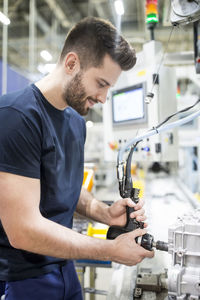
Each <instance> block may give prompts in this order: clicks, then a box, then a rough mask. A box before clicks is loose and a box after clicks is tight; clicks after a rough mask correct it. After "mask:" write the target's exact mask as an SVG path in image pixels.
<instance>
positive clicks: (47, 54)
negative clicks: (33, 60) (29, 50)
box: [40, 50, 52, 61]
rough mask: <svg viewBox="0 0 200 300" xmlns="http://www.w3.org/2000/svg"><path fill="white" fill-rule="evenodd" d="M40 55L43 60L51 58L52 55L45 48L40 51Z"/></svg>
mask: <svg viewBox="0 0 200 300" xmlns="http://www.w3.org/2000/svg"><path fill="white" fill-rule="evenodd" d="M40 55H41V57H42V58H44V60H46V61H50V60H52V55H51V54H50V53H49V52H48V51H47V50H42V51H41V52H40Z"/></svg>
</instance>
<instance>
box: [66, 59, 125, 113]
mask: <svg viewBox="0 0 200 300" xmlns="http://www.w3.org/2000/svg"><path fill="white" fill-rule="evenodd" d="M120 74H121V68H120V66H119V65H118V64H117V63H115V62H114V61H113V60H112V59H111V58H110V57H109V56H108V55H106V56H105V57H104V60H103V64H102V66H100V67H98V68H94V67H91V68H89V69H87V70H86V71H81V70H80V71H79V72H78V73H77V74H76V75H75V76H74V77H73V78H72V79H71V81H70V82H69V83H68V84H67V85H66V86H65V87H64V92H63V99H64V100H65V101H66V103H67V104H68V105H69V106H71V107H72V108H74V109H75V110H76V111H77V112H78V113H79V114H81V115H86V114H87V113H88V111H89V109H90V108H91V107H93V106H94V105H95V104H96V103H98V102H101V103H105V101H106V97H107V93H108V89H109V88H110V87H111V86H113V85H114V84H115V83H116V81H117V79H118V77H119V75H120Z"/></svg>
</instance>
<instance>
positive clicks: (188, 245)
mask: <svg viewBox="0 0 200 300" xmlns="http://www.w3.org/2000/svg"><path fill="white" fill-rule="evenodd" d="M168 239H169V253H170V254H172V266H171V267H170V268H169V270H168V295H169V299H170V300H171V299H173V300H174V299H176V300H186V299H188V300H194V299H200V209H196V210H194V211H193V212H191V213H187V214H185V215H183V217H182V218H178V220H177V222H176V223H175V224H173V225H172V226H171V227H170V228H169V231H168Z"/></svg>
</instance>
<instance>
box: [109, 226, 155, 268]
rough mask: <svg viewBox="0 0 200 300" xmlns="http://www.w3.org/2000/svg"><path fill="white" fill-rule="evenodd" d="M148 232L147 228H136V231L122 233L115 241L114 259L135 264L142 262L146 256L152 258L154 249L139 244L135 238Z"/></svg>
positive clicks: (129, 264) (126, 263) (131, 264)
mask: <svg viewBox="0 0 200 300" xmlns="http://www.w3.org/2000/svg"><path fill="white" fill-rule="evenodd" d="M145 233H146V230H145V229H136V230H134V231H131V232H128V233H125V234H121V235H119V236H118V237H117V238H116V239H114V240H112V242H113V246H114V247H113V256H112V261H115V262H117V263H120V264H124V265H127V266H133V265H136V264H138V263H140V262H141V261H142V260H143V259H144V258H145V257H148V258H152V257H153V256H154V251H148V250H146V249H144V248H143V247H141V246H139V245H138V244H137V243H136V241H135V238H136V237H138V236H142V235H144V234H145Z"/></svg>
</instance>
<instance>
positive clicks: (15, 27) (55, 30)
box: [0, 0, 193, 75]
mask: <svg viewBox="0 0 200 300" xmlns="http://www.w3.org/2000/svg"><path fill="white" fill-rule="evenodd" d="M6 1H7V0H6ZM170 2H171V1H169V0H159V1H158V11H159V23H158V24H157V26H156V28H155V39H156V40H158V41H160V42H162V43H163V47H166V45H167V43H168V39H169V35H170V31H171V28H172V26H171V23H170V9H171V8H170ZM3 3H4V1H3V0H0V10H1V11H3ZM123 3H124V10H125V13H124V15H123V16H122V17H121V22H120V21H119V17H118V16H117V14H116V12H115V8H114V0H35V14H34V10H33V5H34V0H31V1H29V0H8V17H9V19H10V21H11V23H10V25H8V63H9V64H10V65H12V66H14V67H16V68H18V69H20V70H23V71H24V72H29V73H32V74H33V73H34V74H36V75H37V74H39V71H38V66H39V65H40V66H41V65H42V64H44V63H45V61H44V60H43V58H42V57H41V56H40V52H41V51H42V50H48V51H49V52H50V53H51V55H52V57H53V58H52V61H51V63H56V61H57V58H58V55H59V52H60V50H61V48H62V45H63V42H64V39H65V37H66V34H67V32H68V30H69V29H70V28H71V27H72V26H73V25H74V24H75V23H76V22H77V21H79V20H80V19H82V18H84V17H86V16H96V17H102V18H105V19H108V20H110V21H111V22H112V23H113V24H115V25H116V26H119V25H118V24H119V23H121V32H122V34H123V35H124V36H125V37H126V38H127V40H129V41H130V43H131V44H132V45H133V46H134V47H135V49H136V51H137V52H139V51H141V50H142V46H143V44H144V43H145V42H147V41H149V40H150V32H149V30H148V28H147V26H146V24H145V0H123ZM31 5H32V6H31ZM30 7H32V8H31V9H30ZM34 15H35V16H34ZM34 19H35V23H34V24H35V26H34V28H33V26H32V29H31V27H30V23H31V21H32V22H33V20H34ZM0 26H1V30H0V48H1V49H0V53H2V44H3V42H2V41H3V25H2V24H1V25H0ZM31 30H32V31H31ZM31 32H32V35H34V36H35V38H34V39H32V40H31V41H30V38H29V37H30V34H31ZM30 43H31V45H32V46H31V47H30ZM30 49H32V50H30ZM167 52H170V53H174V54H176V53H179V52H182V53H185V52H187V53H191V55H193V27H192V25H187V26H184V27H180V28H175V29H174V30H173V34H172V36H171V40H170V43H169V45H168V47H167ZM30 60H31V62H30Z"/></svg>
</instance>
